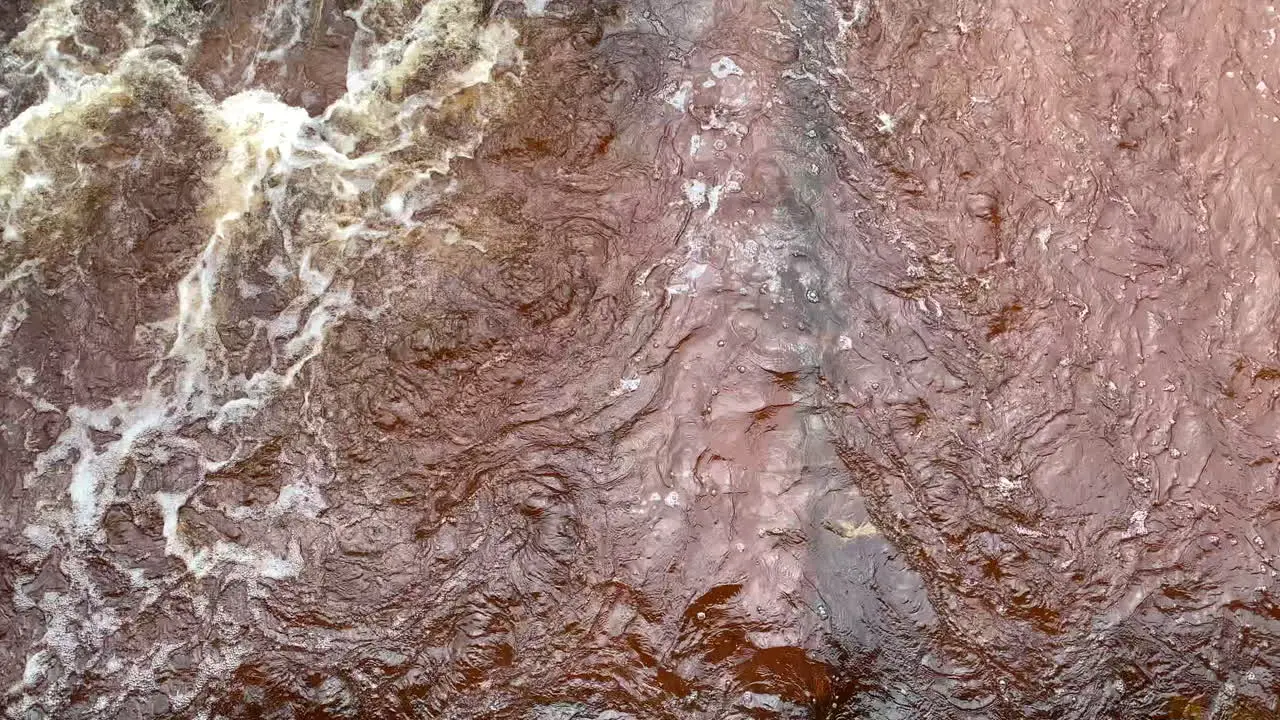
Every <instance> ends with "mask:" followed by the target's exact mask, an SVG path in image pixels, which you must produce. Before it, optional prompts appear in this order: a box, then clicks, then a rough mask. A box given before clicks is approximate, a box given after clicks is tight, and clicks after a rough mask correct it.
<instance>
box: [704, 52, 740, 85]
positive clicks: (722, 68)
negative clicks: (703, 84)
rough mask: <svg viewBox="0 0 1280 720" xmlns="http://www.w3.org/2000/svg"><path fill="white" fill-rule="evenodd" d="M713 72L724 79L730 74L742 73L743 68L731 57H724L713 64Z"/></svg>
mask: <svg viewBox="0 0 1280 720" xmlns="http://www.w3.org/2000/svg"><path fill="white" fill-rule="evenodd" d="M711 74H712V75H715V76H716V77H717V78H718V79H720V80H723V79H725V78H727V77H729V76H730V75H741V74H742V68H740V67H738V63H736V62H734V61H733V60H732V59H731V58H729V57H722V58H720V59H719V60H716V61H715V62H714V63H712V64H711Z"/></svg>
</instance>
